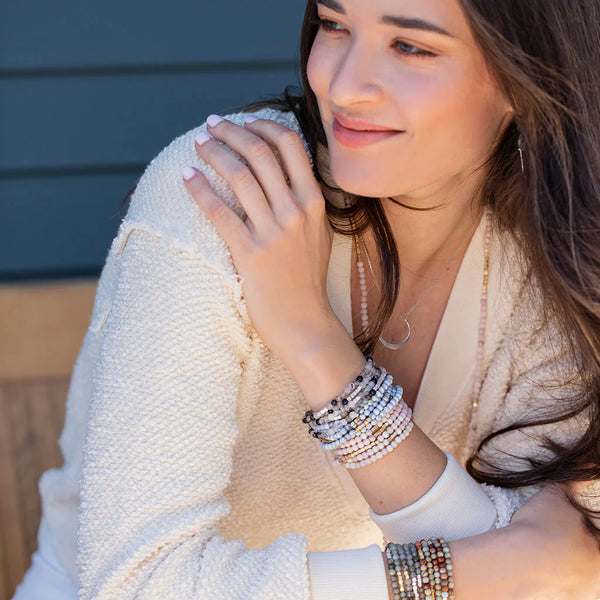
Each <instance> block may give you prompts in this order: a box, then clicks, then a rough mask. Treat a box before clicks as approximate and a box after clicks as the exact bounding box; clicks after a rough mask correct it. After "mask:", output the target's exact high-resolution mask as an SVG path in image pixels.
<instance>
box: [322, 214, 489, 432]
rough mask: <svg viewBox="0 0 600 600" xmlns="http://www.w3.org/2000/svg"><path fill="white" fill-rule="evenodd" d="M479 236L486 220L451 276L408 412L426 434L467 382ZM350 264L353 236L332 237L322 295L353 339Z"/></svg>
mask: <svg viewBox="0 0 600 600" xmlns="http://www.w3.org/2000/svg"><path fill="white" fill-rule="evenodd" d="M484 235H485V219H482V220H481V222H480V223H479V225H478V227H477V229H476V231H475V233H474V234H473V236H472V238H471V240H470V242H469V246H468V247H467V250H466V252H465V255H464V257H463V260H462V262H461V265H460V268H459V270H458V273H457V275H456V279H455V281H454V285H453V287H452V290H451V292H450V296H449V298H448V302H447V304H446V308H445V310H444V314H443V316H442V320H441V322H440V326H439V328H438V331H437V334H436V336H435V340H434V342H433V346H432V348H431V353H430V354H429V358H428V360H427V365H426V367H425V372H424V374H423V378H422V380H421V385H420V388H419V392H418V394H417V399H416V402H415V409H414V411H413V414H414V418H415V421H416V422H417V423H418V424H419V427H420V428H421V429H423V431H424V432H425V433H427V434H428V433H430V432H431V430H432V428H433V426H434V424H435V421H436V420H437V418H438V417H439V416H440V415H441V414H442V412H443V411H444V409H445V408H446V407H447V406H448V405H449V404H450V403H451V402H452V401H453V400H454V399H455V398H456V397H457V396H458V395H461V396H462V395H464V394H465V393H467V390H466V389H465V386H468V385H471V384H472V376H473V370H474V366H475V359H476V353H477V340H478V332H479V317H480V309H481V287H482V283H483V270H484V255H483V240H484ZM351 261H352V237H351V236H345V235H341V234H338V233H334V235H333V244H332V249H331V256H330V260H329V268H328V272H327V294H328V297H329V301H330V303H331V306H332V308H333V310H334V312H335V313H336V315H337V317H338V318H339V319H340V321H341V322H342V324H343V325H344V327H345V328H346V330H347V331H348V333H349V334H350V335H351V336H354V332H353V329H352V307H351V303H350V272H351V264H352V263H351ZM399 383H401V382H399ZM468 392H469V393H470V390H468Z"/></svg>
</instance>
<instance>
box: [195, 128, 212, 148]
mask: <svg viewBox="0 0 600 600" xmlns="http://www.w3.org/2000/svg"><path fill="white" fill-rule="evenodd" d="M210 139H212V138H211V137H210V135H208V133H204V131H199V132H198V133H197V134H196V144H198V146H202V144H204V142H208V140H210Z"/></svg>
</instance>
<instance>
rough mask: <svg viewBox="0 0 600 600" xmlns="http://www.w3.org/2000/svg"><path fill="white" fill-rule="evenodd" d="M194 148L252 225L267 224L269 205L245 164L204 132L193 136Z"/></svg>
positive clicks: (269, 223) (269, 215)
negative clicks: (231, 190) (223, 181)
mask: <svg viewBox="0 0 600 600" xmlns="http://www.w3.org/2000/svg"><path fill="white" fill-rule="evenodd" d="M196 151H197V152H198V156H200V158H202V159H203V160H204V161H205V162H207V163H209V164H210V165H211V166H212V167H213V169H214V170H215V171H216V172H217V173H218V174H219V175H221V177H223V178H224V179H225V180H226V181H227V182H228V183H229V185H230V186H231V188H232V189H233V191H234V193H235V195H236V196H237V198H238V200H239V201H240V204H241V205H242V207H243V208H244V211H245V212H246V215H247V216H248V219H250V222H251V223H252V224H253V225H254V227H255V228H259V229H260V228H264V227H269V226H270V225H271V223H272V221H273V214H272V210H271V207H270V206H269V203H268V201H267V198H266V196H265V194H264V192H263V189H262V187H261V186H260V185H259V183H258V181H257V180H256V178H255V176H254V174H253V173H252V171H251V170H250V169H249V168H248V166H246V165H245V164H244V163H243V162H241V161H240V160H239V159H238V158H236V157H235V156H234V155H233V153H232V152H231V151H230V150H228V149H227V148H225V147H223V146H222V145H221V144H219V142H217V140H215V139H213V138H211V136H209V135H207V134H206V133H204V132H200V133H198V135H197V136H196Z"/></svg>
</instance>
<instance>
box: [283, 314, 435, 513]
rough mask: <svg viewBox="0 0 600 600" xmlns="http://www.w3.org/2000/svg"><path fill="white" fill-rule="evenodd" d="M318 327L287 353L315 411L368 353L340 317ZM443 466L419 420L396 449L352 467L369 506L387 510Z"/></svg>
mask: <svg viewBox="0 0 600 600" xmlns="http://www.w3.org/2000/svg"><path fill="white" fill-rule="evenodd" d="M319 330H320V332H321V333H320V335H318V336H316V335H315V337H314V338H313V339H314V340H315V341H314V342H313V343H311V344H310V345H308V346H306V347H304V348H302V349H301V350H296V351H295V352H294V353H293V356H291V355H290V356H289V357H287V358H286V357H284V361H285V362H286V363H287V365H288V368H289V369H290V371H291V373H292V375H293V376H294V378H295V379H296V381H297V382H298V385H299V386H300V388H301V390H302V392H303V394H304V397H305V398H306V401H307V404H308V405H309V406H310V408H311V410H313V411H314V412H317V411H319V410H321V409H322V408H324V407H325V406H327V404H328V403H329V402H330V401H331V400H332V399H333V398H335V397H336V396H337V395H338V394H339V393H340V392H341V391H342V390H343V389H344V388H345V387H346V386H347V384H348V383H349V382H351V381H352V380H353V379H354V378H355V377H356V376H357V375H358V374H359V373H360V372H361V370H362V368H363V367H364V365H365V357H364V356H363V354H362V353H361V352H360V350H359V349H358V347H357V346H356V344H354V342H353V341H352V339H351V338H350V336H349V335H348V333H347V332H346V330H345V329H344V328H343V327H342V326H341V324H340V323H339V321H337V320H332V321H331V322H329V323H326V324H324V325H322V326H321V327H320V329H319ZM295 347H296V348H300V347H301V345H300V344H298V345H296V346H295ZM292 348H294V346H290V349H292ZM445 466H446V457H445V456H444V453H443V451H442V450H441V449H440V448H439V447H438V446H436V444H434V443H433V441H431V440H430V439H429V438H428V437H427V436H426V435H425V433H423V431H421V430H420V429H419V427H418V426H417V425H415V426H414V427H413V430H412V431H411V433H410V435H409V436H408V437H407V438H406V439H405V440H404V441H403V442H402V443H401V444H399V445H398V446H397V447H396V448H395V449H394V450H393V451H392V452H390V453H389V454H387V455H386V456H384V457H383V458H382V459H380V460H378V461H376V462H374V463H372V464H370V465H368V466H366V467H363V468H360V469H352V470H350V474H351V475H352V477H353V479H354V481H355V483H356V485H357V487H358V488H359V490H360V491H361V493H362V494H363V496H364V497H365V499H366V501H367V502H368V503H369V505H370V506H371V508H372V509H373V510H374V511H375V512H376V513H379V514H385V513H390V512H394V511H397V510H400V509H401V508H404V507H405V506H408V505H409V504H412V503H413V502H415V501H416V500H417V499H419V498H420V497H421V496H423V495H424V494H425V493H426V492H427V491H428V490H429V489H430V488H431V487H432V486H433V485H434V483H435V482H436V481H437V480H438V479H439V477H440V475H441V474H442V472H443V470H444V468H445Z"/></svg>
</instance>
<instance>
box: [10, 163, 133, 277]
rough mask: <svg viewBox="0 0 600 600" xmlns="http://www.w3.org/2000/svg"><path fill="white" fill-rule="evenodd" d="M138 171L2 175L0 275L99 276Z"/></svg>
mask: <svg viewBox="0 0 600 600" xmlns="http://www.w3.org/2000/svg"><path fill="white" fill-rule="evenodd" d="M140 174H141V172H132V173H130V174H117V175H93V176H73V177H39V178H24V179H20V178H15V179H7V180H1V179H0V214H2V219H0V278H2V279H3V280H5V281H6V280H7V279H10V278H11V276H12V277H13V278H14V277H15V276H16V275H18V274H25V275H27V274H29V275H30V276H31V277H39V276H40V274H41V273H44V272H48V273H52V272H55V273H56V276H60V275H61V273H64V275H65V276H68V275H69V273H75V274H77V273H79V274H82V275H86V274H87V275H91V276H97V275H98V274H99V272H100V268H101V267H102V265H103V264H104V261H105V259H106V255H107V253H108V249H109V248H110V244H111V241H112V239H113V238H114V236H115V235H116V233H117V229H118V227H119V223H120V222H121V218H122V216H124V214H125V209H124V211H123V213H121V216H120V215H119V207H120V205H121V202H122V200H123V199H124V198H125V196H126V194H127V192H128V191H129V189H130V188H131V186H132V185H133V184H134V183H135V182H136V180H137V179H138V177H139V176H140Z"/></svg>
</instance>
